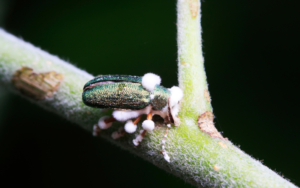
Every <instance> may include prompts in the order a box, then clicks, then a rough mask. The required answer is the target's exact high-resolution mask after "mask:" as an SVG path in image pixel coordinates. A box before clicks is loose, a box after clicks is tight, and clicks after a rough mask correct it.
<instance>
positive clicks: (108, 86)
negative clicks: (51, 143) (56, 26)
mask: <svg viewBox="0 0 300 188" xmlns="http://www.w3.org/2000/svg"><path fill="white" fill-rule="evenodd" d="M160 82H161V79H160V77H159V76H158V75H155V74H153V73H147V74H145V75H144V76H142V77H141V76H130V75H100V76H97V77H95V78H94V79H92V80H90V81H88V82H87V83H86V84H85V85H84V87H83V93H82V100H83V102H84V104H86V105H88V106H91V107H95V108H104V109H105V108H109V109H113V110H114V112H113V114H112V115H113V117H106V116H105V117H102V118H100V120H99V122H98V125H97V126H98V127H99V128H100V129H107V128H109V127H110V126H111V125H112V122H114V121H116V120H117V121H127V122H126V124H125V127H124V129H125V131H126V132H127V133H134V132H135V131H136V129H137V123H138V122H139V121H140V119H141V115H142V114H147V119H146V120H145V121H144V122H143V123H142V127H143V129H144V130H143V131H142V132H141V133H140V135H139V136H138V137H137V138H136V139H135V140H134V141H133V143H134V144H135V145H138V144H139V142H140V141H141V140H142V139H143V137H144V135H145V134H146V132H147V131H152V130H153V129H154V127H155V124H154V122H153V121H152V116H153V115H155V114H157V115H159V116H161V117H162V118H163V119H164V122H165V123H173V124H175V125H178V122H179V119H178V118H177V114H178V109H179V102H180V100H181V99H182V97H183V93H182V91H181V89H180V88H179V87H176V86H173V87H172V88H170V89H167V88H165V87H163V86H160ZM133 118H136V119H135V120H134V121H132V120H131V119H133ZM98 127H94V130H95V129H98ZM120 134H121V133H120ZM120 134H119V135H120ZM114 135H115V136H114ZM112 136H113V138H118V137H119V136H118V135H117V134H113V135H112Z"/></svg>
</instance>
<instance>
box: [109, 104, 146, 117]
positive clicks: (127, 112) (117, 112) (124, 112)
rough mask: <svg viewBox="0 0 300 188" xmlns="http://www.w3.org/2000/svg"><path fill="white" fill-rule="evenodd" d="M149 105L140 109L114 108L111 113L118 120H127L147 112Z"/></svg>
mask: <svg viewBox="0 0 300 188" xmlns="http://www.w3.org/2000/svg"><path fill="white" fill-rule="evenodd" d="M150 111H151V106H147V107H146V108H144V109H141V110H115V111H114V112H113V113H112V115H113V117H114V118H115V119H116V120H118V121H127V120H129V119H133V118H137V117H138V116H139V115H142V114H149V113H150Z"/></svg>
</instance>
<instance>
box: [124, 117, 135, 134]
mask: <svg viewBox="0 0 300 188" xmlns="http://www.w3.org/2000/svg"><path fill="white" fill-rule="evenodd" d="M136 128H137V125H135V124H133V122H132V120H129V121H127V122H126V124H125V126H124V129H125V131H126V132H127V133H134V132H135V131H136Z"/></svg>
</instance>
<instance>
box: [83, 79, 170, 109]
mask: <svg viewBox="0 0 300 188" xmlns="http://www.w3.org/2000/svg"><path fill="white" fill-rule="evenodd" d="M83 90H84V91H83V93H82V100H83V102H84V103H85V104H86V105H88V106H92V107H96V108H111V109H130V110H140V109H143V108H146V107H147V106H148V105H152V109H153V110H161V109H162V108H164V107H165V106H166V105H167V102H168V98H169V97H170V94H171V93H170V91H169V90H168V89H167V88H165V87H162V86H159V85H156V87H155V88H154V90H153V91H152V93H151V92H149V91H148V90H146V89H145V88H143V86H142V77H139V76H126V75H105V76H98V77H96V78H94V79H93V80H91V81H89V82H88V83H87V84H85V86H84V88H83ZM150 95H152V96H150Z"/></svg>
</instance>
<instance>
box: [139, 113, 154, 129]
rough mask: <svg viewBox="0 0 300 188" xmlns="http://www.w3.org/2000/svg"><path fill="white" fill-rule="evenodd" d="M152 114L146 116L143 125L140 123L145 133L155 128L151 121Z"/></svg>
mask: <svg viewBox="0 0 300 188" xmlns="http://www.w3.org/2000/svg"><path fill="white" fill-rule="evenodd" d="M152 117H153V116H152V113H151V112H150V113H149V114H148V115H147V120H145V121H144V122H143V123H142V127H143V129H144V130H146V131H152V130H153V129H154V127H155V124H154V122H153V121H152Z"/></svg>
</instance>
